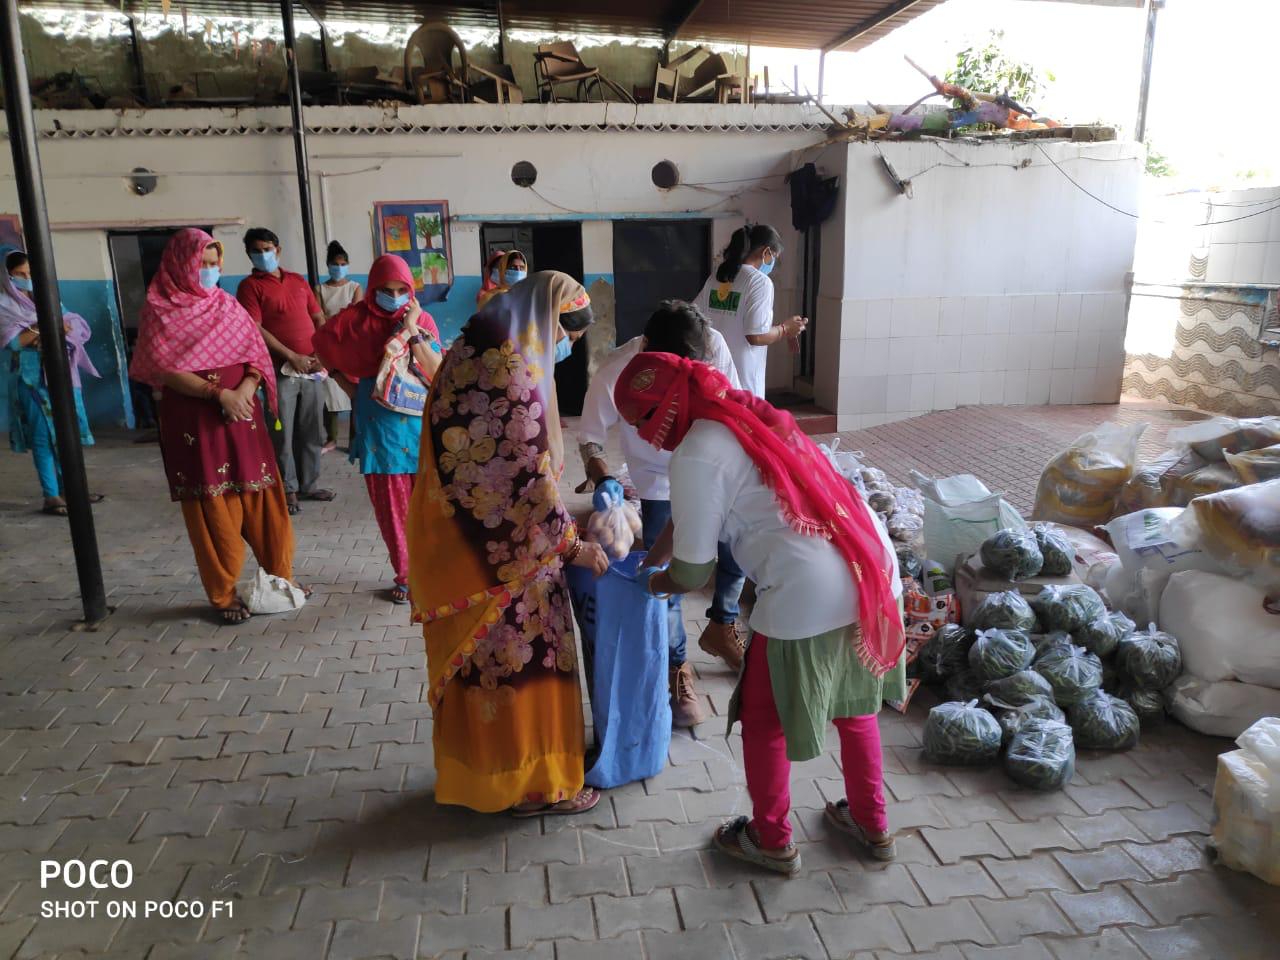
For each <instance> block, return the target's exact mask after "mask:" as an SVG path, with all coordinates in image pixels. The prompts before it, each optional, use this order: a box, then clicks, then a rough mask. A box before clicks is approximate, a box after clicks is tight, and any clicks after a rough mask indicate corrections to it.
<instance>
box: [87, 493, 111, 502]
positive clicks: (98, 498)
mask: <svg viewBox="0 0 1280 960" xmlns="http://www.w3.org/2000/svg"><path fill="white" fill-rule="evenodd" d="M105 499H107V495H106V494H105V493H91V494H89V502H90V503H101V502H102V501H103V500H105Z"/></svg>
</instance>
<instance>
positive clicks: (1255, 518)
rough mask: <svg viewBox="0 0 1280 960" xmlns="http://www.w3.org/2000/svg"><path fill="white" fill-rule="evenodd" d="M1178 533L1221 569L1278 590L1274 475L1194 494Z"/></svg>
mask: <svg viewBox="0 0 1280 960" xmlns="http://www.w3.org/2000/svg"><path fill="white" fill-rule="evenodd" d="M1178 533H1179V535H1180V536H1182V537H1184V538H1185V539H1186V540H1187V541H1188V542H1191V543H1195V544H1196V546H1197V547H1199V548H1200V549H1202V550H1204V552H1205V553H1206V554H1207V555H1208V556H1210V557H1212V558H1213V559H1214V560H1215V561H1217V562H1218V563H1219V564H1220V565H1221V566H1222V568H1223V569H1225V570H1226V571H1227V572H1229V573H1231V574H1233V575H1237V576H1244V577H1247V578H1248V579H1249V580H1250V582H1252V583H1255V584H1257V585H1258V586H1260V587H1262V589H1264V590H1266V591H1267V592H1268V595H1269V596H1274V594H1275V593H1277V592H1280V480H1268V481H1266V482H1265V483H1254V484H1250V485H1248V486H1245V487H1240V488H1238V489H1235V490H1226V491H1223V492H1222V493H1215V494H1211V495H1209V496H1204V497H1197V498H1196V499H1195V500H1193V501H1192V502H1191V506H1190V507H1188V508H1187V510H1186V512H1185V513H1184V514H1183V515H1182V517H1181V518H1179V521H1178Z"/></svg>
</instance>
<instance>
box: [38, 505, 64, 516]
mask: <svg viewBox="0 0 1280 960" xmlns="http://www.w3.org/2000/svg"><path fill="white" fill-rule="evenodd" d="M40 512H41V513H43V514H45V515H46V516H50V517H65V516H66V515H67V505H66V504H65V503H46V504H45V505H44V506H43V507H41V508H40Z"/></svg>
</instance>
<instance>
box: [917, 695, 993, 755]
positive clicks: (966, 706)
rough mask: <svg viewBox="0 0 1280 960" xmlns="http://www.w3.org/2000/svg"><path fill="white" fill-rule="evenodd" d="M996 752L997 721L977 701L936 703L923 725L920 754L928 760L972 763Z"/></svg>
mask: <svg viewBox="0 0 1280 960" xmlns="http://www.w3.org/2000/svg"><path fill="white" fill-rule="evenodd" d="M999 754H1000V724H999V723H997V722H996V718H995V717H993V716H992V715H991V714H990V713H988V712H987V711H986V710H983V709H982V708H981V707H979V706H978V701H977V700H970V701H968V702H967V703H940V704H938V706H936V707H934V708H933V709H932V710H930V711H929V719H928V720H926V721H925V724H924V755H925V759H926V760H929V761H930V762H932V763H949V764H960V765H975V764H983V763H990V762H991V761H992V760H994V759H995V758H996V757H997V756H999Z"/></svg>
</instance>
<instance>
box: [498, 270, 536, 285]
mask: <svg viewBox="0 0 1280 960" xmlns="http://www.w3.org/2000/svg"><path fill="white" fill-rule="evenodd" d="M528 275H529V271H528V270H504V271H503V273H502V282H503V283H505V284H506V285H507V286H508V287H514V286H515V285H516V284H517V283H519V282H520V281H521V280H523V279H524V278H525V277H527V276H528Z"/></svg>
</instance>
